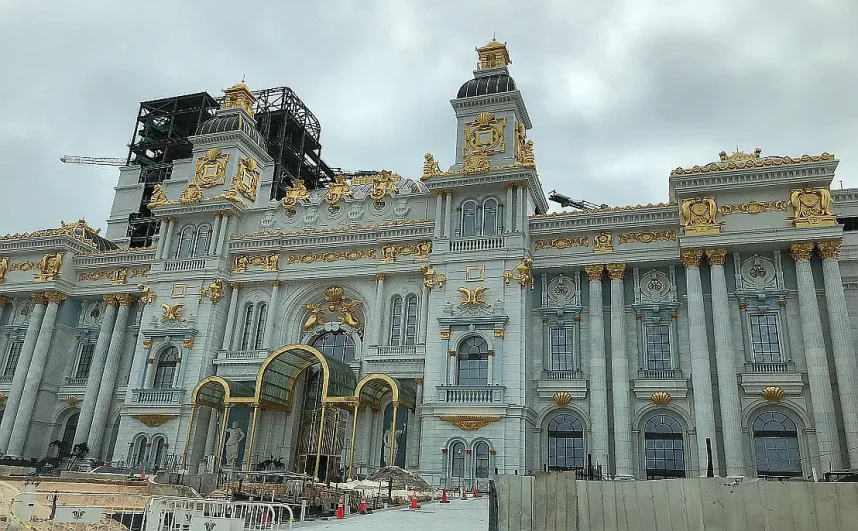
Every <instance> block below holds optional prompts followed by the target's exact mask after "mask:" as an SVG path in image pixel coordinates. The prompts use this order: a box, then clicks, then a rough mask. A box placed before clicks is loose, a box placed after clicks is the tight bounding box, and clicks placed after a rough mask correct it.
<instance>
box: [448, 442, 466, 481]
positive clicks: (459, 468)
mask: <svg viewBox="0 0 858 531" xmlns="http://www.w3.org/2000/svg"><path fill="white" fill-rule="evenodd" d="M450 454H452V456H451V458H450V462H451V463H452V469H451V472H452V473H451V474H450V475H451V476H452V477H454V478H460V477H463V476H464V475H465V444H464V443H463V442H461V441H457V442H454V443H453V445H452V446H451V447H450Z"/></svg>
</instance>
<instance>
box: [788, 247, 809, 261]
mask: <svg viewBox="0 0 858 531" xmlns="http://www.w3.org/2000/svg"><path fill="white" fill-rule="evenodd" d="M812 253H813V242H802V243H793V244H792V245H790V246H789V254H790V255H791V256H792V259H793V260H795V261H796V262H798V261H799V260H810V255H811V254H812Z"/></svg>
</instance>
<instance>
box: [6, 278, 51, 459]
mask: <svg viewBox="0 0 858 531" xmlns="http://www.w3.org/2000/svg"><path fill="white" fill-rule="evenodd" d="M33 302H34V305H33V312H32V313H31V314H30V322H29V324H28V325H27V333H26V335H24V344H23V345H21V355H20V356H19V357H18V364H17V365H16V366H15V375H14V376H13V378H12V388H11V390H10V391H9V396H8V397H7V398H6V409H5V413H4V414H3V421H2V422H0V455H2V454H3V453H4V452H3V450H6V449H8V448H9V438H10V437H11V436H12V425H13V424H14V423H15V417H16V415H17V413H18V406H19V404H20V403H21V394H22V393H23V392H24V383H25V382H26V381H27V372H28V371H29V369H30V360H31V359H33V349H34V348H36V340H37V339H38V337H39V330H40V329H41V327H42V320H43V319H44V317H45V310H46V308H47V306H46V305H47V303H48V301H47V299H46V298H45V294H44V293H43V292H38V293H33Z"/></svg>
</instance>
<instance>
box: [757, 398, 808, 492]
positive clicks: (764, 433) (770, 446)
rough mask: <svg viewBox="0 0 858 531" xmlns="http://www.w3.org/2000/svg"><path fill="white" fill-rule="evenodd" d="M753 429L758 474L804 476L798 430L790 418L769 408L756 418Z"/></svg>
mask: <svg viewBox="0 0 858 531" xmlns="http://www.w3.org/2000/svg"><path fill="white" fill-rule="evenodd" d="M753 431H754V458H755V461H756V464H757V475H758V476H760V477H782V476H786V477H793V476H801V457H800V455H799V451H798V430H797V429H796V427H795V423H794V422H793V421H792V420H790V419H789V417H787V416H786V415H784V414H783V413H778V412H777V411H767V412H765V413H763V414H762V415H760V416H759V417H757V419H756V420H755V421H754V426H753Z"/></svg>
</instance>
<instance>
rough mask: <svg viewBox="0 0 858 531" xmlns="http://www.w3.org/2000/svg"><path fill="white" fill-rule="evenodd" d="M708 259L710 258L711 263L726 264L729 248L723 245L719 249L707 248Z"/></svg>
mask: <svg viewBox="0 0 858 531" xmlns="http://www.w3.org/2000/svg"><path fill="white" fill-rule="evenodd" d="M706 259H707V260H709V265H720V266H722V265H724V264H725V263H727V249H725V248H723V247H721V248H718V249H706Z"/></svg>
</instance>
